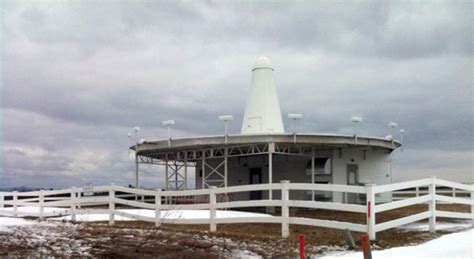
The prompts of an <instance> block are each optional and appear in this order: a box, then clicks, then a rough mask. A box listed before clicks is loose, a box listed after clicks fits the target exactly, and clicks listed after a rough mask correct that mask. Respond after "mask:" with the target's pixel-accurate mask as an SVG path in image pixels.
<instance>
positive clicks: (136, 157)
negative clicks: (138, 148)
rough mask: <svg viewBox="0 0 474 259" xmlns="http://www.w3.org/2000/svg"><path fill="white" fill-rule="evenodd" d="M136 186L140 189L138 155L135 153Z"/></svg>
mask: <svg viewBox="0 0 474 259" xmlns="http://www.w3.org/2000/svg"><path fill="white" fill-rule="evenodd" d="M135 188H136V189H138V188H139V187H138V155H137V154H135Z"/></svg>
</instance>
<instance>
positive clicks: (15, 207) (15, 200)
mask: <svg viewBox="0 0 474 259" xmlns="http://www.w3.org/2000/svg"><path fill="white" fill-rule="evenodd" d="M17 202H18V192H17V191H13V217H18V214H17V212H18V205H17Z"/></svg>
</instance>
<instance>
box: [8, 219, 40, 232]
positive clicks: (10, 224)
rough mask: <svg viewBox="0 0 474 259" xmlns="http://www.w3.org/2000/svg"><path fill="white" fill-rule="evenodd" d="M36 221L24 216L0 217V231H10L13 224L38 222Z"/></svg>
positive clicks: (20, 224) (21, 224) (23, 224)
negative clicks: (23, 217)
mask: <svg viewBox="0 0 474 259" xmlns="http://www.w3.org/2000/svg"><path fill="white" fill-rule="evenodd" d="M36 223H37V222H36V221H33V220H26V219H22V218H6V217H0V232H10V231H11V230H10V228H9V227H11V226H25V225H32V224H36Z"/></svg>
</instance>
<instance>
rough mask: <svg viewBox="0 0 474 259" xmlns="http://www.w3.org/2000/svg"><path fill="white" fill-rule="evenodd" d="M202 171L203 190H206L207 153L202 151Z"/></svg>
mask: <svg viewBox="0 0 474 259" xmlns="http://www.w3.org/2000/svg"><path fill="white" fill-rule="evenodd" d="M201 170H202V177H201V189H204V188H206V151H205V150H204V149H203V150H202V156H201Z"/></svg>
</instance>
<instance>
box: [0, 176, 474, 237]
mask: <svg viewBox="0 0 474 259" xmlns="http://www.w3.org/2000/svg"><path fill="white" fill-rule="evenodd" d="M420 187H421V188H428V193H426V192H423V191H422V190H420ZM437 187H441V188H446V187H448V188H455V189H456V194H458V195H452V196H445V195H440V194H439V193H441V192H442V191H439V193H438V190H436V188H437ZM406 188H415V191H414V193H416V194H417V196H415V197H412V198H407V199H405V200H398V201H392V202H389V203H384V204H375V202H376V199H375V197H376V194H378V193H383V192H393V191H397V190H401V189H406ZM269 190H273V191H280V192H281V199H280V200H275V199H272V200H250V201H229V200H224V201H218V199H217V198H218V197H217V196H218V195H220V194H225V195H228V194H229V193H235V192H248V191H269ZM291 190H305V191H331V192H352V193H362V194H365V195H366V197H367V199H366V204H364V205H362V204H342V203H336V202H320V201H312V200H308V201H301V200H290V197H289V192H290V191H291ZM89 191H90V190H89V189H88V187H87V186H85V187H84V188H75V187H72V188H70V189H63V190H53V191H46V190H41V191H34V192H23V193H19V192H16V191H14V192H0V215H12V216H14V217H17V216H33V217H39V218H40V219H42V218H46V217H55V216H65V215H70V217H71V220H73V221H75V220H76V215H79V214H84V213H86V214H94V213H105V214H108V221H109V224H110V225H113V224H114V223H115V216H116V215H117V216H121V217H126V218H130V219H135V220H143V221H149V222H154V223H155V225H156V226H159V225H160V224H162V223H169V224H209V226H210V230H211V231H216V230H217V225H218V224H240V223H278V224H281V232H282V237H288V235H289V225H290V224H296V225H308V226H317V227H327V228H335V229H350V230H351V231H358V232H367V233H368V234H369V236H370V238H371V239H375V238H376V233H377V232H380V231H383V230H387V229H390V228H395V227H399V226H401V225H405V224H409V223H412V222H415V221H420V220H423V219H426V218H429V229H430V231H435V230H436V217H445V218H459V219H472V225H473V226H474V185H467V184H460V183H455V182H450V181H446V180H440V179H436V178H434V177H432V178H428V179H421V180H416V181H409V182H404V183H395V184H388V185H379V186H376V185H366V186H365V187H364V186H346V185H331V184H325V185H321V184H304V183H290V182H289V181H282V182H281V183H279V184H278V183H274V184H258V185H246V186H232V187H225V188H215V187H213V188H210V189H201V190H187V191H161V190H141V189H133V188H126V187H121V186H116V185H113V184H111V185H109V186H97V187H95V188H93V194H95V195H96V196H94V195H92V196H87V197H83V196H82V195H81V193H84V192H86V193H87V192H89ZM117 192H120V193H121V194H119V195H117ZM466 192H467V193H470V194H471V195H470V199H469V198H462V196H461V195H459V194H460V193H466ZM103 193H107V194H108V195H106V196H104V195H103ZM421 193H423V194H424V195H422V196H419V195H420V194H421ZM100 195H102V196H100ZM137 195H140V196H142V199H141V201H139V200H130V199H126V198H127V197H128V198H130V197H135V196H137ZM143 196H148V198H147V199H144V197H143ZM197 196H199V197H204V198H203V199H202V198H199V199H198V200H199V201H200V202H202V203H198V204H169V203H168V204H162V203H161V201H162V199H165V200H168V201H175V202H177V201H186V199H187V198H188V197H197ZM150 197H151V198H150ZM437 202H449V203H453V204H464V205H471V212H470V213H463V212H449V211H439V210H436V203H437ZM420 203H428V204H429V210H428V211H425V212H421V213H418V214H414V215H410V216H407V217H402V218H399V219H394V220H391V221H387V222H383V223H379V224H376V216H377V213H381V212H384V211H388V210H393V209H399V208H403V207H407V206H411V205H414V204H420ZM117 204H120V205H125V206H128V207H134V208H140V209H148V210H150V211H153V212H154V213H153V214H151V215H148V214H147V215H137V214H134V213H132V212H129V211H127V210H120V209H117V208H116V205H117ZM90 206H92V207H91V208H89V209H81V208H82V207H86V208H87V207H90ZM97 206H108V209H106V210H104V209H94V208H93V207H97ZM27 207H29V208H37V211H31V210H26V211H25V210H23V208H27ZM51 207H63V208H62V209H54V210H52V209H51ZM244 207H281V212H282V213H281V217H254V216H248V217H237V218H236V217H224V218H221V217H217V212H218V211H217V210H218V209H227V208H244ZM290 207H298V208H313V209H326V210H334V211H348V212H355V213H364V214H365V215H366V218H367V221H366V224H355V223H350V222H339V221H332V220H322V219H309V218H301V217H290V215H289V208H290ZM170 210H208V211H209V213H208V214H209V215H208V216H207V217H205V218H198V219H186V218H173V219H170V218H169V217H166V216H165V217H164V216H163V213H164V212H165V211H170Z"/></svg>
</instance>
